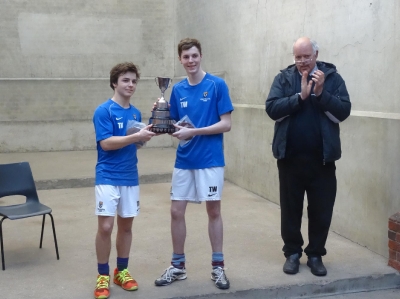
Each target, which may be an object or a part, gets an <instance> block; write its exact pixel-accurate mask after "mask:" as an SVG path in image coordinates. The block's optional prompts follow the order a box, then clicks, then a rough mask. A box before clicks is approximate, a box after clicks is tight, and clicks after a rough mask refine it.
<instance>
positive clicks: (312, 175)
mask: <svg viewBox="0 0 400 299" xmlns="http://www.w3.org/2000/svg"><path fill="white" fill-rule="evenodd" d="M293 57H294V62H295V64H294V65H290V66H288V67H287V68H286V69H284V70H282V71H281V72H280V73H279V74H278V75H277V76H276V77H275V79H274V82H273V83H272V86H271V90H270V93H269V95H268V98H267V100H266V112H267V114H268V115H269V116H270V117H271V118H272V119H273V120H275V121H276V122H275V136H274V140H273V145H272V151H273V154H274V157H275V158H276V159H278V162H277V164H278V170H279V184H280V205H281V234H282V239H283V242H284V246H283V249H282V250H283V252H284V255H285V257H286V262H285V264H284V266H283V272H285V273H287V274H296V273H297V272H298V271H299V265H300V257H301V255H302V252H303V249H302V246H303V244H304V241H303V237H302V234H301V230H300V229H301V219H302V214H303V202H304V194H305V193H306V194H307V201H308V207H307V211H308V239H309V243H308V245H307V247H306V248H305V249H304V252H305V254H306V255H307V256H308V261H307V265H308V266H309V267H310V268H311V272H312V273H313V274H314V275H317V276H324V275H326V273H327V270H326V268H325V266H324V264H323V262H322V256H324V255H326V249H325V243H326V240H327V237H328V231H329V227H330V224H331V219H332V212H333V206H334V203H335V197H336V174H335V170H336V166H335V161H336V160H338V159H339V158H340V156H341V149H340V137H339V123H340V122H341V121H343V120H345V119H346V118H347V117H348V116H349V114H350V109H351V103H350V98H349V94H348V92H347V89H346V85H345V83H344V81H343V79H342V77H341V76H340V75H339V74H338V73H337V70H336V67H335V66H334V65H333V64H331V63H326V62H322V61H317V58H318V45H317V43H316V42H315V41H312V40H310V39H309V38H307V37H302V38H299V39H298V40H297V41H296V42H295V43H294V45H293Z"/></svg>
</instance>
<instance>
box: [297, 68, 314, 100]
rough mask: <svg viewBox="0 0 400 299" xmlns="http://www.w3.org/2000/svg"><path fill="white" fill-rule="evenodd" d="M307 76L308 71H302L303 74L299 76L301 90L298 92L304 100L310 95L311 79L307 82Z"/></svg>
mask: <svg viewBox="0 0 400 299" xmlns="http://www.w3.org/2000/svg"><path fill="white" fill-rule="evenodd" d="M307 76H308V72H307V71H304V72H303V76H301V92H300V98H301V99H302V100H303V101H304V100H305V99H307V98H308V97H309V96H310V93H311V87H312V83H313V80H310V81H309V82H307Z"/></svg>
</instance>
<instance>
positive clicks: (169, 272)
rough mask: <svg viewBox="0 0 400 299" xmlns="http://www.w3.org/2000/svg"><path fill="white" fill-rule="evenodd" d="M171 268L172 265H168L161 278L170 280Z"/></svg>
mask: <svg viewBox="0 0 400 299" xmlns="http://www.w3.org/2000/svg"><path fill="white" fill-rule="evenodd" d="M173 269H174V268H173V267H169V268H168V269H167V270H165V272H164V274H163V275H162V278H163V279H165V280H166V281H168V282H171V280H172V275H173V274H172V271H173ZM171 274H172V275H171Z"/></svg>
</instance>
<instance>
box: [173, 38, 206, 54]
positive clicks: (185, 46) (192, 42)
mask: <svg viewBox="0 0 400 299" xmlns="http://www.w3.org/2000/svg"><path fill="white" fill-rule="evenodd" d="M191 47H196V48H197V49H199V53H200V55H201V44H200V42H199V41H198V40H197V39H195V38H188V37H187V38H184V39H182V40H181V41H180V42H179V44H178V55H179V57H181V54H182V51H184V50H189V49H190V48H191Z"/></svg>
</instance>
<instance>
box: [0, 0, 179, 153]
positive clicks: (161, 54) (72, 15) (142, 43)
mask: <svg viewBox="0 0 400 299" xmlns="http://www.w3.org/2000/svg"><path fill="white" fill-rule="evenodd" d="M0 5H1V10H0V28H1V30H0V65H1V72H0V90H1V95H0V97H1V98H0V136H1V141H0V152H15V151H21V152H24V151H47V150H71V149H72V150H79V149H89V148H94V146H95V139H94V130H93V125H92V121H91V119H92V116H93V110H94V109H95V107H97V106H98V105H99V104H100V103H102V102H104V101H105V100H107V98H109V97H110V96H112V95H113V91H112V89H111V88H110V87H109V81H108V80H109V79H108V78H109V71H110V69H111V68H112V66H114V65H115V64H116V63H119V62H122V61H132V62H134V63H136V64H138V65H139V67H140V70H141V76H142V80H141V81H140V83H139V85H138V88H137V92H136V94H135V95H134V98H133V104H134V105H136V106H137V107H138V108H139V109H141V110H142V113H143V118H144V121H145V122H147V119H148V118H149V117H150V109H151V107H152V104H153V103H154V101H155V100H156V99H157V97H159V95H160V91H159V89H158V87H157V86H156V84H155V82H154V77H155V76H173V74H174V65H173V61H174V57H175V53H174V47H173V44H174V41H173V39H172V36H171V32H173V26H174V11H175V10H174V6H173V5H171V1H167V0H166V1H160V0H153V1H149V0H147V1H127V0H122V1H119V0H100V1H94V0H89V1H83V2H82V1H77V0H73V1H68V2H61V1H50V0H40V1H24V0H13V1H5V0H2V1H1V3H0ZM171 145H172V140H171V137H169V136H163V137H160V138H157V139H154V140H153V141H151V142H149V143H148V146H171Z"/></svg>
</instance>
